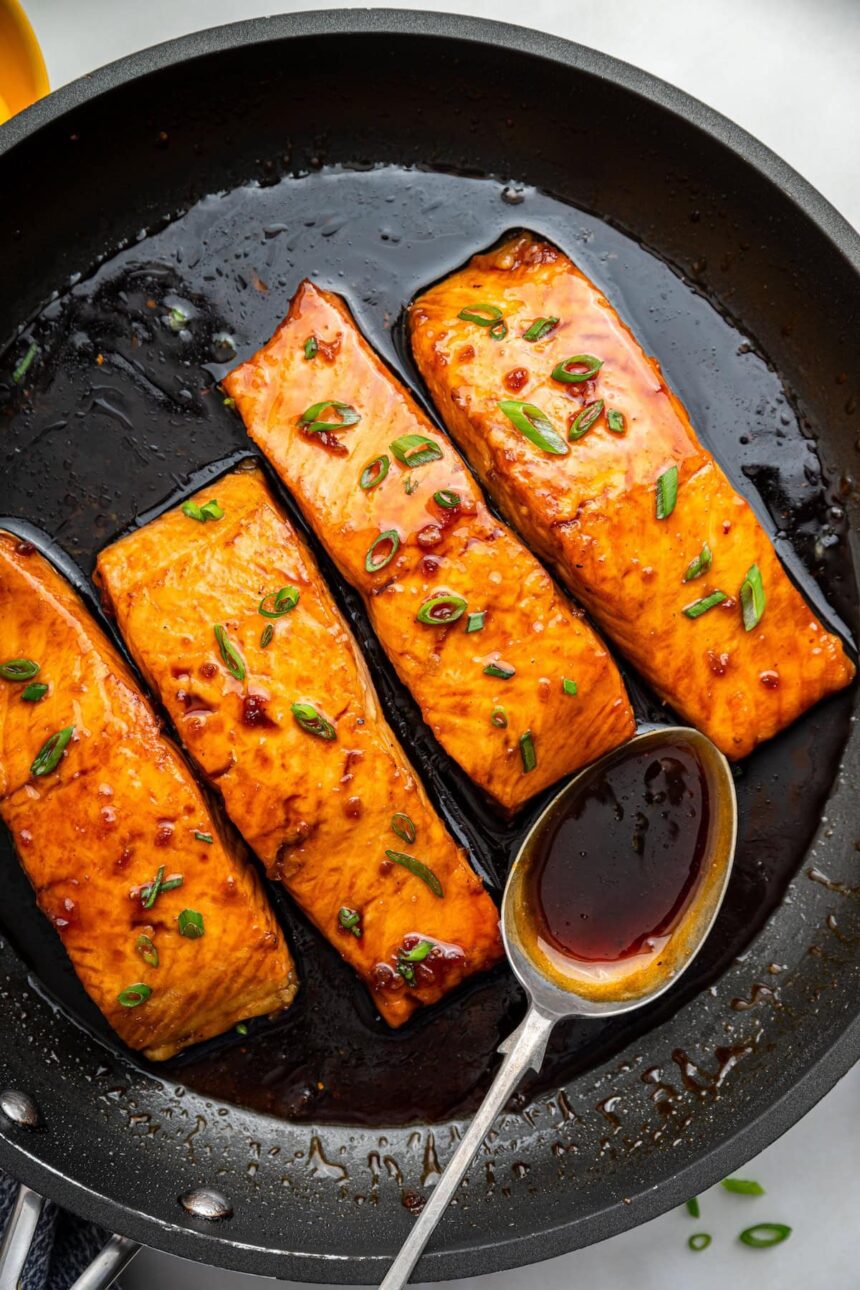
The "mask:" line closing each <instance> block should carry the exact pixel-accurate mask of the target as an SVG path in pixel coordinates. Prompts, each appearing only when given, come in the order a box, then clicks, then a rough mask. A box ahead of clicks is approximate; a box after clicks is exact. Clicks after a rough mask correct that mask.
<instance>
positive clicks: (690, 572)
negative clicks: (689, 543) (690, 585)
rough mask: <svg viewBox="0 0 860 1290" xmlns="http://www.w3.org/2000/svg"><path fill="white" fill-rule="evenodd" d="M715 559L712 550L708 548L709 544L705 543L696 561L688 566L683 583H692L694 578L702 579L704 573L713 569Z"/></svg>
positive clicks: (692, 561)
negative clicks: (712, 564)
mask: <svg viewBox="0 0 860 1290" xmlns="http://www.w3.org/2000/svg"><path fill="white" fill-rule="evenodd" d="M713 558H714V555H713V552H712V551H711V548H710V547H709V546H708V544H707V542H703V543H702V549H701V551H700V552H699V554H698V555H697V556H696V558H695V560H691V561H690V563H689V564H688V565H687V569H686V572H685V574H684V578H683V581H684V582H692V581H693V579H694V578H700V577H701V576H702V574H703V573H707V571H708V570H709V569H710V567H711V563H712V562H713Z"/></svg>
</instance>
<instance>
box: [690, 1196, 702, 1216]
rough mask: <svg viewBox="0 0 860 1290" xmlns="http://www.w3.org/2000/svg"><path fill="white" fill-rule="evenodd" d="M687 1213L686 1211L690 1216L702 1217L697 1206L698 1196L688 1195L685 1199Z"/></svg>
mask: <svg viewBox="0 0 860 1290" xmlns="http://www.w3.org/2000/svg"><path fill="white" fill-rule="evenodd" d="M687 1213H688V1214H689V1215H690V1216H691V1217H692V1218H701V1217H702V1211H701V1209H700V1208H699V1198H698V1196H691V1197H690V1199H689V1200H688V1201H687Z"/></svg>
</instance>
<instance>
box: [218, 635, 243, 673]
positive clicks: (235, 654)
mask: <svg viewBox="0 0 860 1290" xmlns="http://www.w3.org/2000/svg"><path fill="white" fill-rule="evenodd" d="M213 630H214V632H215V639H216V641H217V642H218V648H219V650H220V651H221V657H222V659H223V660H224V663H225V665H226V667H227V671H228V672H229V673H230V675H231V676H235V678H236V680H237V681H244V679H245V664H244V663H243V661H242V655H241V654H240V653H239V651H238V650H237V649H236V647H235V646H234V645H231V644H230V641H229V640H228V639H227V632H226V630H225V628H223V627H221V626H220V625H219V626H217V627H215V628H213Z"/></svg>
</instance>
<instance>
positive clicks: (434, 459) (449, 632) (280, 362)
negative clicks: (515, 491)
mask: <svg viewBox="0 0 860 1290" xmlns="http://www.w3.org/2000/svg"><path fill="white" fill-rule="evenodd" d="M224 385H225V387H226V389H227V390H228V391H229V393H230V394H231V395H232V397H233V398H234V399H235V400H236V404H237V406H238V408H239V411H240V412H241V414H242V416H243V418H244V421H245V425H246V426H247V428H248V433H249V434H250V435H251V438H252V439H254V440H255V442H256V443H257V444H258V445H259V447H260V448H261V449H262V450H263V452H264V453H265V454H266V456H267V457H268V458H269V460H270V461H271V463H272V465H273V466H274V467H275V469H276V470H277V472H278V474H279V475H280V477H281V479H282V480H283V482H284V483H285V484H286V486H287V487H288V488H289V489H290V491H291V492H292V493H293V495H294V496H295V497H296V499H297V501H298V503H299V505H300V506H301V508H302V510H303V512H304V514H305V517H306V519H307V520H308V523H309V524H310V526H311V527H312V528H313V530H314V532H315V533H316V534H317V535H318V537H319V538H320V539H321V540H322V542H323V543H324V545H325V547H326V549H327V550H328V552H329V554H330V556H331V557H332V559H333V560H334V561H335V563H336V564H337V566H338V569H339V570H340V572H341V574H342V575H343V577H344V578H345V579H346V580H347V581H348V582H350V583H352V585H353V586H355V587H357V588H358V590H359V591H360V592H361V593H362V595H363V597H364V601H365V604H366V606H367V611H368V614H369V616H370V619H371V622H372V624H373V627H374V629H375V631H376V633H377V635H378V637H379V639H380V641H381V642H382V644H383V646H384V648H385V650H386V652H387V653H388V656H389V658H390V659H391V661H392V663H393V664H394V667H395V668H396V670H397V673H398V675H399V677H400V679H401V681H402V682H403V684H404V685H405V686H406V687H407V688H408V689H409V690H411V692H412V694H413V695H414V697H415V698H416V700H417V701H418V703H419V705H420V707H421V711H422V713H423V715H424V719H425V721H426V722H427V724H428V725H429V726H430V728H431V730H432V731H433V733H434V735H435V736H436V738H437V739H438V740H439V742H440V743H441V744H442V746H443V748H444V749H445V750H446V752H448V753H449V754H450V755H451V756H452V757H453V758H454V759H455V760H456V761H457V762H459V764H460V765H461V766H462V767H463V769H464V770H465V771H466V773H467V774H468V775H470V776H471V778H472V779H473V780H474V781H475V783H476V784H478V785H480V787H481V788H483V789H485V790H486V792H487V793H488V794H490V796H491V797H493V798H494V799H495V800H496V802H498V803H499V804H500V805H501V806H502V807H503V808H504V809H505V810H506V811H508V812H512V811H514V810H516V809H517V808H518V807H520V806H522V805H523V803H525V802H526V801H528V799H529V798H530V797H532V796H533V795H534V794H535V793H537V792H539V791H540V790H541V789H544V788H546V787H547V786H548V785H549V784H552V783H554V782H555V781H556V780H558V779H559V778H561V777H562V776H563V775H568V774H570V773H571V772H572V771H574V770H577V769H578V768H579V767H581V766H583V765H585V764H586V763H587V762H590V761H593V760H594V759H595V758H596V757H598V756H600V754H601V753H604V752H607V751H608V750H609V749H611V748H614V747H616V746H617V745H618V744H620V743H622V742H623V741H624V740H625V739H627V738H629V736H630V735H631V734H632V732H633V714H632V711H631V708H630V704H629V702H628V700H627V695H626V693H625V690H624V686H623V683H622V681H621V678H620V676H619V674H618V670H617V668H616V666H615V664H614V662H613V660H612V658H611V657H610V655H609V653H608V651H607V650H606V648H605V646H604V645H603V643H602V642H601V641H600V640H599V639H598V638H597V636H596V635H595V633H594V632H593V631H592V629H591V628H590V626H589V625H588V623H587V622H586V621H585V620H584V618H583V617H582V614H581V611H578V610H576V609H575V608H573V607H572V606H571V605H570V603H569V602H568V601H567V599H566V597H564V596H563V595H562V594H561V593H560V592H559V591H558V589H557V587H556V586H555V584H554V583H553V581H552V578H551V577H550V576H549V575H548V574H547V572H546V570H545V569H544V568H543V566H542V565H541V564H539V563H538V561H537V560H536V559H535V558H534V556H533V555H532V554H531V553H530V552H529V551H528V550H527V549H526V548H525V547H524V546H523V545H522V543H521V542H520V540H519V539H518V538H517V537H516V536H515V535H514V534H513V533H512V532H511V531H510V529H508V528H507V527H506V526H505V525H504V524H501V523H500V522H499V521H498V520H497V519H496V518H495V517H494V516H493V515H492V514H491V513H490V511H489V510H488V508H487V506H486V504H485V502H484V500H483V497H482V494H481V491H480V489H479V488H478V486H477V484H476V483H475V481H474V480H473V478H472V476H471V474H470V472H469V470H468V469H467V467H466V466H465V464H464V462H463V460H462V458H461V457H460V455H459V453H458V452H457V451H456V449H455V448H454V446H453V445H452V444H451V442H450V441H449V440H448V439H447V438H446V437H445V436H444V435H443V434H442V433H440V431H439V430H437V429H436V427H435V426H433V425H432V424H431V423H430V421H429V420H428V419H427V417H426V416H425V415H424V414H423V412H421V410H420V409H419V408H418V406H417V404H416V403H415V402H414V400H413V399H412V397H411V396H410V395H409V393H408V392H407V390H406V389H404V387H403V386H402V385H401V384H400V382H399V381H398V380H397V379H396V378H395V377H394V376H393V375H392V373H391V372H390V371H389V370H388V368H386V367H385V366H384V365H383V363H382V362H381V360H380V359H379V358H378V357H377V355H376V354H375V353H374V351H373V350H372V349H371V348H370V346H369V345H368V344H367V342H366V341H365V340H364V338H363V337H362V336H361V334H360V332H359V331H358V328H357V327H356V325H355V323H354V321H353V319H352V317H351V316H350V314H349V311H348V310H347V308H346V306H345V305H344V303H343V301H342V300H341V299H340V298H339V297H338V296H335V295H332V294H331V293H330V292H327V291H322V290H320V289H318V288H317V287H315V286H313V284H311V283H309V282H305V283H303V284H302V286H301V287H300V288H299V290H298V293H297V294H296V296H295V297H294V299H293V301H292V303H291V306H290V311H289V314H288V316H287V318H286V320H285V321H284V323H283V324H282V325H281V327H280V328H279V329H278V331H277V332H276V333H275V336H274V337H273V338H272V340H271V341H270V342H269V343H268V344H267V345H265V346H264V347H263V349H261V350H260V351H259V353H257V354H256V355H255V356H254V357H253V358H251V359H250V360H249V361H248V362H246V363H244V364H242V366H241V367H239V368H237V369H236V370H235V371H234V372H232V373H231V374H230V375H229V376H228V377H227V379H226V380H225V382H224ZM321 425H323V426H328V427H329V428H328V429H321V428H320V426H321Z"/></svg>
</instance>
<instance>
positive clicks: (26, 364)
mask: <svg viewBox="0 0 860 1290" xmlns="http://www.w3.org/2000/svg"><path fill="white" fill-rule="evenodd" d="M38 352H39V346H38V345H37V344H36V342H35V341H31V342H30V345H29V347H28V349H27V352H26V354H25V355H24V357H23V358H22V359H21V361H20V363H18V364H17V366H16V367H14V368H13V369H12V384H13V385H20V384H21V382H22V381H23V379H24V377H25V376H26V375H27V373H28V372H29V370H30V366H31V364H32V362H33V359H34V358H35V357H36V355H37V354H38Z"/></svg>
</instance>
